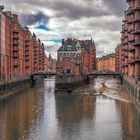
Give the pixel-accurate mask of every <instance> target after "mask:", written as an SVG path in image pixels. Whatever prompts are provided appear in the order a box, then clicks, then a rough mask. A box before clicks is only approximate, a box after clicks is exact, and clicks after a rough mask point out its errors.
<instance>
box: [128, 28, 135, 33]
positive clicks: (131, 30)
mask: <svg viewBox="0 0 140 140" xmlns="http://www.w3.org/2000/svg"><path fill="white" fill-rule="evenodd" d="M134 31H135V29H130V30H128V31H127V32H128V33H132V32H134Z"/></svg>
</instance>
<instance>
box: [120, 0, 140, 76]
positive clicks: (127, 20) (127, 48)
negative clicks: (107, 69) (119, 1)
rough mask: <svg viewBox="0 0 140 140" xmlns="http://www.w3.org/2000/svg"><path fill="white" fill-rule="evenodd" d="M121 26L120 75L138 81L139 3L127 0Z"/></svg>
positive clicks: (139, 68) (139, 45) (139, 51)
mask: <svg viewBox="0 0 140 140" xmlns="http://www.w3.org/2000/svg"><path fill="white" fill-rule="evenodd" d="M127 2H128V4H129V8H128V10H126V11H125V17H124V20H123V22H124V24H123V25H122V38H121V44H122V47H121V53H122V73H124V74H125V75H127V76H130V77H134V78H136V79H140V1H139V0H127Z"/></svg>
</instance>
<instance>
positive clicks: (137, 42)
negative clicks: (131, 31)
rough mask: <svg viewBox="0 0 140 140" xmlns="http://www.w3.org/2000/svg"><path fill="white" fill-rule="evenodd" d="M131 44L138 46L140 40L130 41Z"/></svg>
mask: <svg viewBox="0 0 140 140" xmlns="http://www.w3.org/2000/svg"><path fill="white" fill-rule="evenodd" d="M132 45H133V46H139V45H140V40H135V42H134V43H132Z"/></svg>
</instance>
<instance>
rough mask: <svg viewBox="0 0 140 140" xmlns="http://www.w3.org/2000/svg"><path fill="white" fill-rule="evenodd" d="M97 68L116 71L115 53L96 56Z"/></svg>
mask: <svg viewBox="0 0 140 140" xmlns="http://www.w3.org/2000/svg"><path fill="white" fill-rule="evenodd" d="M96 61H97V70H111V71H116V54H115V53H113V54H109V55H106V56H103V57H100V58H97V60H96Z"/></svg>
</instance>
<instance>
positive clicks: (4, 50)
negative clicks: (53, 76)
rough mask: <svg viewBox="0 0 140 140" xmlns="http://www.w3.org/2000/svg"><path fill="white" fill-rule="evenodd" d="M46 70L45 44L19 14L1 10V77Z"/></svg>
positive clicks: (10, 77) (18, 75) (7, 77)
mask: <svg viewBox="0 0 140 140" xmlns="http://www.w3.org/2000/svg"><path fill="white" fill-rule="evenodd" d="M38 71H44V45H43V44H42V43H41V42H40V40H37V38H36V36H35V34H33V35H31V32H30V31H29V29H28V28H27V27H22V26H21V25H20V23H19V21H18V16H17V15H15V14H12V13H11V12H3V11H0V78H1V79H12V78H18V77H23V76H25V75H28V74H31V73H34V72H38Z"/></svg>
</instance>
